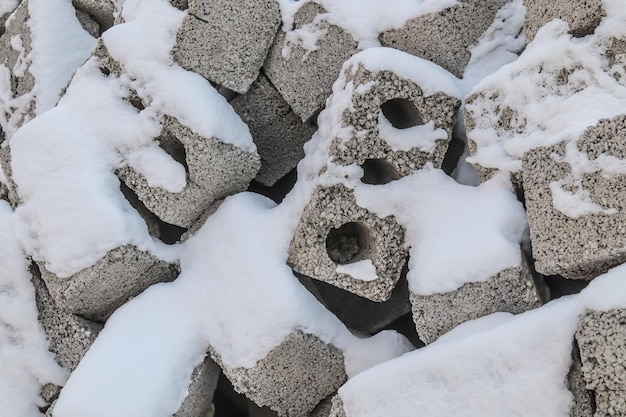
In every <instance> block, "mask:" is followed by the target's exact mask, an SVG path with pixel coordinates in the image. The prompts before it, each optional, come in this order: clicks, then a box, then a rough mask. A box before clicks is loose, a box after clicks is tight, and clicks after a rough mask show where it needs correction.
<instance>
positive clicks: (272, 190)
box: [248, 168, 298, 204]
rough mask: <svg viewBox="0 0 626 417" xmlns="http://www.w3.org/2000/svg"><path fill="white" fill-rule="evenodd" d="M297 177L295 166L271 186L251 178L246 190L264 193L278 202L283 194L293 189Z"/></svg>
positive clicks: (282, 197) (281, 199)
mask: <svg viewBox="0 0 626 417" xmlns="http://www.w3.org/2000/svg"><path fill="white" fill-rule="evenodd" d="M297 179H298V173H297V170H296V168H294V169H292V170H291V171H289V173H288V174H287V175H285V176H284V177H282V178H281V179H279V180H278V181H276V183H274V185H272V186H267V185H263V184H261V183H260V182H258V181H256V180H253V181H252V182H251V183H250V186H249V187H248V191H250V192H253V193H257V194H261V195H264V196H265V197H268V198H270V199H272V201H274V202H275V203H277V204H278V203H280V202H281V201H283V199H284V198H285V196H286V195H287V194H289V192H290V191H291V190H292V189H293V186H294V185H295V184H296V180H297Z"/></svg>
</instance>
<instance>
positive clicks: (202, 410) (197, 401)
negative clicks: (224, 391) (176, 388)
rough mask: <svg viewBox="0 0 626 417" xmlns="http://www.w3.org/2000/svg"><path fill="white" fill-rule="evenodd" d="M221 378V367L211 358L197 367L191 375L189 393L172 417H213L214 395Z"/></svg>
mask: <svg viewBox="0 0 626 417" xmlns="http://www.w3.org/2000/svg"><path fill="white" fill-rule="evenodd" d="M219 376H220V367H219V366H218V365H217V364H216V363H215V362H213V360H212V359H211V357H210V356H208V355H207V357H206V358H205V359H204V361H203V362H202V363H201V364H200V365H198V366H196V368H195V369H194V370H193V373H192V374H191V381H190V383H189V393H188V394H187V396H186V397H185V399H184V400H183V403H182V404H181V405H180V408H179V409H178V411H177V412H176V413H175V414H174V415H173V416H172V417H209V416H211V415H213V412H214V408H213V393H214V392H215V388H216V387H217V380H218V378H219Z"/></svg>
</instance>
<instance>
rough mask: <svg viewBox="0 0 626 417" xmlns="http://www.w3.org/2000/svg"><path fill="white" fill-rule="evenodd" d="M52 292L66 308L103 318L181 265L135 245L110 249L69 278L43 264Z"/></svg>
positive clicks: (174, 273)
mask: <svg viewBox="0 0 626 417" xmlns="http://www.w3.org/2000/svg"><path fill="white" fill-rule="evenodd" d="M39 267H40V269H41V276H42V278H43V280H44V281H45V283H46V286H47V287H48V291H49V292H50V295H51V296H52V298H53V299H54V300H55V302H56V304H57V305H58V306H59V307H60V308H61V309H63V310H65V311H67V312H71V313H74V314H78V315H81V316H84V317H87V318H89V319H93V320H98V321H104V320H106V319H107V318H108V317H109V316H110V315H111V313H113V311H115V310H116V309H117V308H118V307H119V306H121V305H122V304H124V303H125V302H127V301H128V300H129V299H131V298H132V297H135V296H136V295H138V294H139V293H141V292H142V291H143V290H145V289H146V288H148V287H149V286H151V285H153V284H156V283H159V282H167V281H172V280H173V279H174V278H176V276H177V275H178V266H177V265H173V264H169V263H167V262H164V261H162V260H160V259H157V258H155V257H154V256H152V255H151V254H149V253H147V252H142V251H140V250H139V249H137V248H136V247H134V246H131V245H126V246H121V247H119V248H116V249H113V250H111V251H109V252H108V253H107V254H106V255H105V256H104V257H103V258H102V259H100V260H99V261H98V262H96V264H95V265H93V266H91V267H89V268H86V269H83V270H82V271H79V272H77V273H76V274H74V275H72V276H70V277H68V278H59V277H57V276H56V275H55V274H53V273H52V272H49V271H48V270H46V269H45V267H44V266H43V265H42V264H40V265H39Z"/></svg>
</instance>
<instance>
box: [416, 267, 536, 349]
mask: <svg viewBox="0 0 626 417" xmlns="http://www.w3.org/2000/svg"><path fill="white" fill-rule="evenodd" d="M522 259H523V256H522ZM410 299H411V306H412V312H413V321H414V322H415V328H416V330H417V334H418V335H419V338H420V340H422V341H423V342H424V343H426V344H429V343H432V342H434V341H435V340H437V339H438V338H439V337H440V336H441V335H443V334H444V333H447V332H448V331H450V330H452V329H453V328H455V327H456V326H458V325H460V324H462V323H464V322H466V321H469V320H474V319H477V318H480V317H483V316H486V315H488V314H492V313H495V312H509V313H514V314H518V313H522V312H524V311H528V310H531V309H533V308H536V307H539V306H540V305H541V299H540V297H539V293H538V292H537V289H536V287H535V283H534V281H533V277H532V275H531V273H530V270H529V268H528V264H527V263H526V261H525V260H523V261H522V264H521V265H520V266H519V267H517V268H510V269H506V270H504V271H502V272H500V273H498V274H497V275H495V276H493V277H492V278H490V279H489V280H487V281H482V282H468V283H466V284H464V285H463V286H462V287H461V288H459V289H457V290H455V291H451V292H447V293H442V294H432V295H418V294H414V293H411V297H410Z"/></svg>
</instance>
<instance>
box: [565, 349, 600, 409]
mask: <svg viewBox="0 0 626 417" xmlns="http://www.w3.org/2000/svg"><path fill="white" fill-rule="evenodd" d="M582 367H583V365H582V362H581V359H580V353H579V352H578V346H577V345H576V344H575V346H574V349H572V365H571V367H570V370H569V373H568V374H567V388H568V389H569V391H570V392H571V393H572V395H573V396H574V402H573V404H572V408H571V410H570V417H593V410H594V402H593V401H594V400H593V396H592V395H591V392H590V391H587V388H586V387H585V379H584V377H583V370H582Z"/></svg>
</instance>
